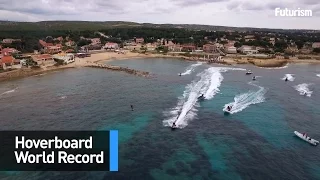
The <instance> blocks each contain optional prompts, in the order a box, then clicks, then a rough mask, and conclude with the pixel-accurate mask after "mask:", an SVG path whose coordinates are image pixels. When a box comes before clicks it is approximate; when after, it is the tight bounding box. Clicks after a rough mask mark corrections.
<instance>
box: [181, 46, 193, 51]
mask: <svg viewBox="0 0 320 180" xmlns="http://www.w3.org/2000/svg"><path fill="white" fill-rule="evenodd" d="M181 48H182V49H181V50H182V51H188V52H193V51H195V50H196V46H195V45H193V44H184V45H182V46H181Z"/></svg>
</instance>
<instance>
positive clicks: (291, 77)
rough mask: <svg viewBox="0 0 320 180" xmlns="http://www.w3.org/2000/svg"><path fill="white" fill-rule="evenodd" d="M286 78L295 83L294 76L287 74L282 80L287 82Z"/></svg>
mask: <svg viewBox="0 0 320 180" xmlns="http://www.w3.org/2000/svg"><path fill="white" fill-rule="evenodd" d="M286 78H288V80H289V81H294V79H295V77H294V74H285V75H284V77H283V78H282V80H285V79H286Z"/></svg>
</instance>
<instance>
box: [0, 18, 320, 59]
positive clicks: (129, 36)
mask: <svg viewBox="0 0 320 180" xmlns="http://www.w3.org/2000/svg"><path fill="white" fill-rule="evenodd" d="M227 30H231V31H232V32H228V31H227ZM98 31H99V32H102V33H104V34H105V35H107V36H108V37H100V35H99V33H97V32H98ZM246 35H253V36H254V37H255V40H249V41H246V40H245V38H244V37H245V36H246ZM60 36H61V37H63V38H64V39H65V38H66V37H69V39H71V40H73V41H75V42H76V46H75V47H72V49H75V51H77V48H76V47H81V46H84V45H89V44H90V43H91V41H90V40H86V39H81V37H84V38H95V37H99V38H100V39H101V43H102V44H104V43H106V42H115V43H119V44H120V47H123V44H124V43H125V42H126V41H129V40H133V39H135V38H144V40H145V43H153V42H156V41H157V40H158V39H162V38H163V39H165V41H168V40H172V42H174V43H180V44H189V43H190V44H194V45H195V46H198V47H202V46H203V45H204V44H206V43H208V42H210V41H216V40H217V42H219V43H221V44H226V43H228V42H227V41H226V39H227V40H232V41H235V44H234V46H235V47H241V46H242V45H249V46H260V47H264V48H265V49H266V50H261V51H260V52H261V53H272V52H273V51H270V50H269V49H273V50H274V52H280V53H283V52H285V50H286V48H287V47H288V46H289V45H292V44H296V45H297V47H298V49H302V48H303V47H304V46H306V45H308V43H309V46H310V43H312V42H320V32H312V33H311V32H308V31H306V30H272V29H257V28H235V27H222V26H206V25H179V24H178V25H173V24H157V25H155V24H148V23H146V24H139V23H134V22H122V21H109V22H87V21H43V22H9V21H0V39H5V38H13V39H21V41H15V42H13V43H12V44H5V45H4V46H5V47H12V48H15V49H18V50H19V51H21V52H23V53H25V52H33V51H34V50H39V43H38V42H39V39H42V40H44V41H46V42H48V43H60V42H58V41H57V40H54V38H57V37H60ZM270 38H275V39H276V41H275V44H274V45H273V44H271V43H270V42H269V39H270ZM65 42H66V41H65V40H64V41H63V42H62V43H63V44H64V43H65ZM164 44H165V42H163V45H164ZM64 49H66V48H64ZM68 49H69V48H68ZM141 50H142V51H146V50H145V49H141ZM157 51H158V52H160V51H161V52H167V51H168V50H167V49H165V48H164V46H160V47H158V48H157ZM313 52H314V53H320V50H319V49H314V50H313Z"/></svg>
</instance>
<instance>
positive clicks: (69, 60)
mask: <svg viewBox="0 0 320 180" xmlns="http://www.w3.org/2000/svg"><path fill="white" fill-rule="evenodd" d="M53 58H55V59H60V60H63V61H64V63H66V64H69V63H73V62H75V58H74V55H73V54H71V53H68V54H64V53H62V54H55V55H53Z"/></svg>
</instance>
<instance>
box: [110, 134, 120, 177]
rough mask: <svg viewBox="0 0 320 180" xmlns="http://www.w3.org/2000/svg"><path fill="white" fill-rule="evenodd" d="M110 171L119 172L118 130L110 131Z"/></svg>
mask: <svg viewBox="0 0 320 180" xmlns="http://www.w3.org/2000/svg"><path fill="white" fill-rule="evenodd" d="M110 171H118V130H110Z"/></svg>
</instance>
